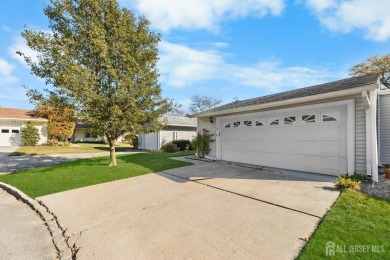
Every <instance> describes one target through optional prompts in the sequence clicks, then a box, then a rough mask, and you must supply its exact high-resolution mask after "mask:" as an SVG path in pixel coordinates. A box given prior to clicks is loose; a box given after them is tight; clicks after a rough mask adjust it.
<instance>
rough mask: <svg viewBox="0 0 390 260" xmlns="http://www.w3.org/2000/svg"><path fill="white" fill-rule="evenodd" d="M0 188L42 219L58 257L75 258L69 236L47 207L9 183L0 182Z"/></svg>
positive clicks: (64, 259) (74, 250)
mask: <svg viewBox="0 0 390 260" xmlns="http://www.w3.org/2000/svg"><path fill="white" fill-rule="evenodd" d="M0 188H1V189H4V190H5V191H6V192H8V193H9V194H11V195H12V196H14V197H15V198H16V199H18V200H21V201H22V202H23V203H25V204H26V205H28V206H29V207H30V208H31V209H32V210H34V211H35V212H36V213H37V214H38V216H39V217H40V218H41V219H42V220H43V222H44V223H45V225H46V227H47V229H48V230H49V233H50V236H51V238H52V242H53V244H54V247H55V248H56V250H57V257H58V259H60V260H68V259H75V255H76V253H77V250H76V248H73V247H70V246H69V244H68V239H69V238H68V237H67V236H65V230H64V229H63V228H62V227H61V226H60V225H59V223H58V222H57V218H56V217H55V216H54V215H53V214H52V213H51V212H50V211H49V210H48V209H47V207H46V206H45V205H43V204H42V203H39V202H38V201H37V200H34V199H32V198H30V197H29V196H27V195H26V194H25V193H23V192H22V191H20V190H18V189H17V188H15V187H13V186H11V185H9V184H6V183H3V182H0Z"/></svg>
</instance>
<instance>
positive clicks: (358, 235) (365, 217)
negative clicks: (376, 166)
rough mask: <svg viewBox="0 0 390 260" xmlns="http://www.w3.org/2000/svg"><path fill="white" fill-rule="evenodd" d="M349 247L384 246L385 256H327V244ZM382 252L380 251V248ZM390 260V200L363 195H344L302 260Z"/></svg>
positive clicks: (304, 252)
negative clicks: (330, 242) (330, 259)
mask: <svg viewBox="0 0 390 260" xmlns="http://www.w3.org/2000/svg"><path fill="white" fill-rule="evenodd" d="M328 241H333V242H334V243H335V244H336V245H346V251H349V250H350V249H349V248H350V246H353V245H369V246H372V245H380V246H383V247H384V248H383V249H384V250H385V252H382V253H372V252H370V253H367V252H364V253H363V252H362V253H350V252H348V253H337V252H336V254H335V256H333V257H330V256H326V251H325V247H326V243H327V242H328ZM379 249H380V248H379ZM324 258H325V259H326V258H332V259H390V201H389V200H384V199H380V198H376V197H372V196H369V195H366V194H364V193H359V192H355V191H349V190H347V191H345V192H343V193H342V194H341V195H340V197H339V199H338V200H337V201H336V203H335V204H334V205H333V207H332V208H331V210H330V211H329V212H328V214H327V215H326V217H325V218H324V220H323V221H322V223H321V225H320V226H319V227H318V228H317V230H316V231H315V233H314V235H313V236H312V238H311V239H310V240H309V242H308V243H307V244H306V246H305V247H304V248H303V250H302V252H301V254H300V255H299V257H298V259H301V260H303V259H324Z"/></svg>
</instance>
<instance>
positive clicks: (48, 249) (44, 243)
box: [0, 189, 57, 260]
mask: <svg viewBox="0 0 390 260" xmlns="http://www.w3.org/2000/svg"><path fill="white" fill-rule="evenodd" d="M0 223H1V225H0V234H1V235H0V259H9V260H12V259H17V260H20V259H29V260H30V259H31V260H33V259H56V256H57V252H56V249H55V247H54V245H53V242H52V239H51V236H50V233H49V231H48V229H47V227H46V226H45V224H44V222H43V221H42V220H41V218H40V217H39V216H38V215H37V214H36V213H35V212H34V211H33V210H32V209H31V208H29V207H28V206H27V205H26V204H24V203H23V202H20V201H18V200H16V199H15V198H14V197H13V196H12V195H10V194H8V193H7V192H6V191H4V190H3V189H0Z"/></svg>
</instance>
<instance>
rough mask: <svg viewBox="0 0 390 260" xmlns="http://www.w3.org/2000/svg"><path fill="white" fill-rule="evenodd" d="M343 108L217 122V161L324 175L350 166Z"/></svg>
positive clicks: (243, 116) (324, 107) (329, 106)
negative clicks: (218, 141) (219, 157)
mask: <svg viewBox="0 0 390 260" xmlns="http://www.w3.org/2000/svg"><path fill="white" fill-rule="evenodd" d="M347 110H348V109H347V105H346V104H343V105H339V104H335V105H332V104H325V105H322V106H310V107H301V108H299V107H298V108H294V109H288V110H279V111H268V112H259V113H249V114H241V115H238V116H229V117H222V118H220V119H219V128H220V147H219V149H220V153H221V159H222V160H225V161H233V162H240V163H247V164H255V165H263V166H269V167H278V168H285V169H292V170H299V171H307V172H318V173H324V174H332V175H340V174H345V173H346V172H347V168H348V155H347V150H348V139H347V123H348V120H347V116H348V113H347Z"/></svg>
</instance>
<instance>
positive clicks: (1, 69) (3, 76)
mask: <svg viewBox="0 0 390 260" xmlns="http://www.w3.org/2000/svg"><path fill="white" fill-rule="evenodd" d="M13 70H14V66H12V65H11V64H10V63H8V62H7V61H6V60H4V59H2V58H0V86H4V85H7V84H11V83H14V82H16V81H17V80H18V79H17V78H16V77H14V76H13V75H12V72H13Z"/></svg>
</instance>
